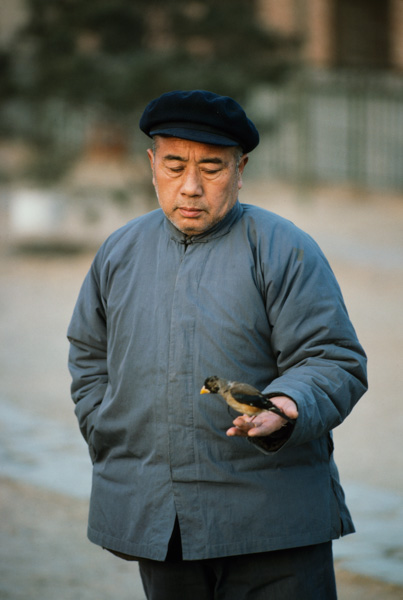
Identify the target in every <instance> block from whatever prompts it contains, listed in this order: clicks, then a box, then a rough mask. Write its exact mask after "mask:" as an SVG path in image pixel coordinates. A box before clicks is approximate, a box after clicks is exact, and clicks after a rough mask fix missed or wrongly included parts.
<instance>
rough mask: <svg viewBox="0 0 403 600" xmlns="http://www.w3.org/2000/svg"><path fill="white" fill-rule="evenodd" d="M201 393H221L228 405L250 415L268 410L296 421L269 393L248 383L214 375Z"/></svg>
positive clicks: (207, 381) (209, 378)
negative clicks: (272, 399)
mask: <svg viewBox="0 0 403 600" xmlns="http://www.w3.org/2000/svg"><path fill="white" fill-rule="evenodd" d="M200 393H201V394H210V393H211V394H219V395H220V396H221V397H222V398H224V400H225V401H226V403H227V404H228V406H230V407H231V408H233V409H234V410H236V411H237V412H239V413H242V414H245V415H248V416H249V417H256V415H258V414H259V413H261V412H263V411H265V410H266V411H269V412H272V413H275V414H276V415H279V416H280V417H282V418H283V419H285V420H286V421H288V423H292V424H293V423H295V419H292V418H291V417H289V416H288V415H286V414H285V413H284V412H283V411H282V410H281V409H280V408H278V407H277V406H276V405H275V404H273V402H271V400H270V399H269V398H268V395H266V394H262V392H259V390H258V389H256V388H255V387H253V386H252V385H249V384H248V383H240V382H238V381H228V380H227V379H222V378H220V377H217V375H212V376H211V377H207V379H206V380H205V381H204V385H203V387H202V388H201V390H200Z"/></svg>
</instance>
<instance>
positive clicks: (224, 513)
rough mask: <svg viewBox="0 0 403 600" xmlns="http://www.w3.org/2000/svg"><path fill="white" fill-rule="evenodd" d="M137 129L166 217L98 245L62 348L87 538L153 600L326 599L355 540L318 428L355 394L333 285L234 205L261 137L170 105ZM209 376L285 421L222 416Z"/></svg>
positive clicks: (173, 96) (198, 107) (304, 247)
mask: <svg viewBox="0 0 403 600" xmlns="http://www.w3.org/2000/svg"><path fill="white" fill-rule="evenodd" d="M140 127H141V129H142V131H144V132H145V133H146V134H147V135H148V136H150V137H151V138H153V147H152V149H150V150H148V156H149V159H150V163H151V169H152V176H153V183H154V186H155V190H156V193H157V196H158V200H159V204H160V206H161V209H158V210H156V211H153V212H151V213H149V214H147V215H144V216H142V217H140V218H138V219H134V220H133V221H131V222H130V223H128V224H127V225H126V226H124V227H122V228H121V229H119V230H118V231H117V232H115V233H114V234H112V235H111V236H110V237H109V239H108V240H107V241H106V242H105V243H104V244H103V245H102V247H101V248H100V250H99V252H98V253H97V255H96V257H95V260H94V262H93V264H92V266H91V269H90V271H89V273H88V275H87V277H86V279H85V281H84V283H83V286H82V289H81V292H80V295H79V298H78V301H77V305H76V307H75V310H74V314H73V317H72V320H71V323H70V327H69V331H68V337H69V340H70V357H69V367H70V371H71V374H72V379H73V383H72V397H73V400H74V402H75V404H76V414H77V417H78V420H79V423H80V428H81V431H82V433H83V435H84V438H85V439H86V440H87V442H88V446H89V451H90V455H91V458H92V461H93V463H94V466H93V486H92V495H91V504H90V515H89V526H88V536H89V539H90V540H91V541H92V542H94V543H96V544H98V545H100V546H102V547H104V548H107V549H108V550H110V551H111V552H113V553H114V554H116V555H118V556H120V557H122V558H126V559H129V560H130V559H133V560H138V561H139V566H140V573H141V576H142V581H143V584H144V589H145V592H146V595H147V598H149V599H151V600H162V599H163V600H170V599H177V600H186V599H192V600H199V599H200V600H207V599H228V600H234V599H235V600H236V599H239V600H241V599H242V600H243V599H246V598H248V599H251V600H260V599H263V598H271V599H280V598H281V599H282V600H284V599H287V600H297V599H300V600H309V599H311V600H313V599H317V600H324V599H333V598H336V590H335V580H334V569H333V560H332V547H331V540H332V539H335V538H337V537H339V536H340V535H344V534H347V533H350V532H352V531H353V530H354V528H353V524H352V521H351V518H350V515H349V512H348V509H347V507H346V504H345V502H344V495H343V491H342V488H341V487H340V483H339V478H338V473H337V468H336V466H335V463H334V460H333V454H332V453H333V443H332V436H331V430H332V429H333V428H334V427H336V426H337V425H339V424H340V423H341V422H342V421H343V419H344V418H345V417H346V416H347V415H348V414H349V412H350V411H351V409H352V408H353V406H354V405H355V403H356V402H357V401H358V399H359V398H360V397H361V395H362V394H363V393H364V391H365V389H366V374H365V363H366V360H365V354H364V352H363V350H362V348H361V346H360V344H359V342H358V340H357V338H356V334H355V332H354V329H353V326H352V324H351V322H350V320H349V318H348V315H347V311H346V308H345V306H344V303H343V299H342V296H341V293H340V290H339V287H338V284H337V282H336V280H335V278H334V275H333V273H332V271H331V269H330V267H329V264H328V263H327V261H326V259H325V258H324V256H323V254H322V253H321V251H320V250H319V248H318V246H317V245H316V244H315V242H314V241H313V240H312V239H311V238H310V237H309V236H308V235H307V234H305V233H304V232H302V231H301V230H299V229H298V228H297V227H295V226H294V225H293V224H291V223H290V222H288V221H286V220H284V219H283V218H281V217H279V216H277V215H275V214H273V213H270V212H268V211H265V210H263V209H261V208H257V207H254V206H252V205H243V204H240V203H239V201H238V193H239V190H240V188H241V186H242V175H243V172H244V169H245V166H246V164H247V162H248V153H249V152H251V151H252V150H253V149H254V148H255V147H256V146H257V144H258V142H259V136H258V132H257V130H256V128H255V126H254V125H253V123H252V122H251V121H250V120H249V119H248V118H247V116H246V114H245V112H244V111H243V109H242V108H241V107H240V106H239V104H237V103H236V102H235V101H234V100H232V99H231V98H228V97H222V96H218V95H216V94H213V93H211V92H206V91H200V90H195V91H189V92H171V93H167V94H164V95H162V96H161V97H159V98H157V99H155V100H153V101H152V102H150V104H149V105H148V106H147V107H146V109H145V111H144V113H143V116H142V118H141V121H140ZM211 375H218V376H219V377H222V378H225V379H228V380H235V381H239V382H245V383H248V384H252V385H253V386H255V387H256V388H258V389H259V390H261V391H262V392H264V393H265V394H267V396H268V397H270V399H271V401H272V402H273V404H275V405H276V406H277V407H279V408H280V409H281V410H282V411H283V413H285V415H287V416H288V417H289V418H291V419H292V421H291V422H289V421H287V420H286V419H285V418H283V417H282V416H281V413H280V414H276V413H274V412H272V411H263V412H260V413H259V414H258V415H257V416H255V417H250V416H247V415H238V416H236V414H235V413H234V414H233V416H230V414H229V412H228V408H227V406H226V404H225V403H224V402H221V401H220V400H218V399H214V396H211V395H206V396H205V395H203V396H201V395H200V389H201V387H202V386H203V382H204V380H205V379H206V378H207V377H209V376H211ZM235 417H236V418H235ZM234 418H235V420H234V421H233V423H231V421H232V419H234Z"/></svg>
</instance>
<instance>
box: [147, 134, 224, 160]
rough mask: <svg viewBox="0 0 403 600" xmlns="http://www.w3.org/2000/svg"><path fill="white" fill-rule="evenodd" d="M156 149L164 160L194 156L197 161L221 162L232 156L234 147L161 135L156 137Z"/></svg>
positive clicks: (186, 158) (185, 158)
mask: <svg viewBox="0 0 403 600" xmlns="http://www.w3.org/2000/svg"><path fill="white" fill-rule="evenodd" d="M156 151H157V152H158V154H159V155H160V157H162V158H163V159H164V160H181V161H188V160H189V159H190V157H192V158H193V157H195V158H196V160H197V162H214V163H217V164H219V163H223V162H226V161H228V160H229V159H230V158H231V157H233V156H234V147H232V146H231V147H228V146H218V145H213V144H204V143H202V142H194V141H191V140H184V139H182V138H174V137H162V136H158V138H157V139H156Z"/></svg>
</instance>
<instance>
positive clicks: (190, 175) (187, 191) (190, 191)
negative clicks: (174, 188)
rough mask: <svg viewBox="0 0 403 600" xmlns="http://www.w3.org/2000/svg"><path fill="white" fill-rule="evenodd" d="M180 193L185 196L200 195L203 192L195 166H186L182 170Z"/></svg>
mask: <svg viewBox="0 0 403 600" xmlns="http://www.w3.org/2000/svg"><path fill="white" fill-rule="evenodd" d="M181 193H182V194H184V195H185V196H201V195H202V194H203V185H202V180H201V176H200V173H199V170H198V169H197V168H188V169H186V171H185V172H184V174H183V177H182V187H181Z"/></svg>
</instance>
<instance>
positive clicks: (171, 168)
mask: <svg viewBox="0 0 403 600" xmlns="http://www.w3.org/2000/svg"><path fill="white" fill-rule="evenodd" d="M169 170H170V171H172V172H173V173H180V172H181V171H183V167H169Z"/></svg>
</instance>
